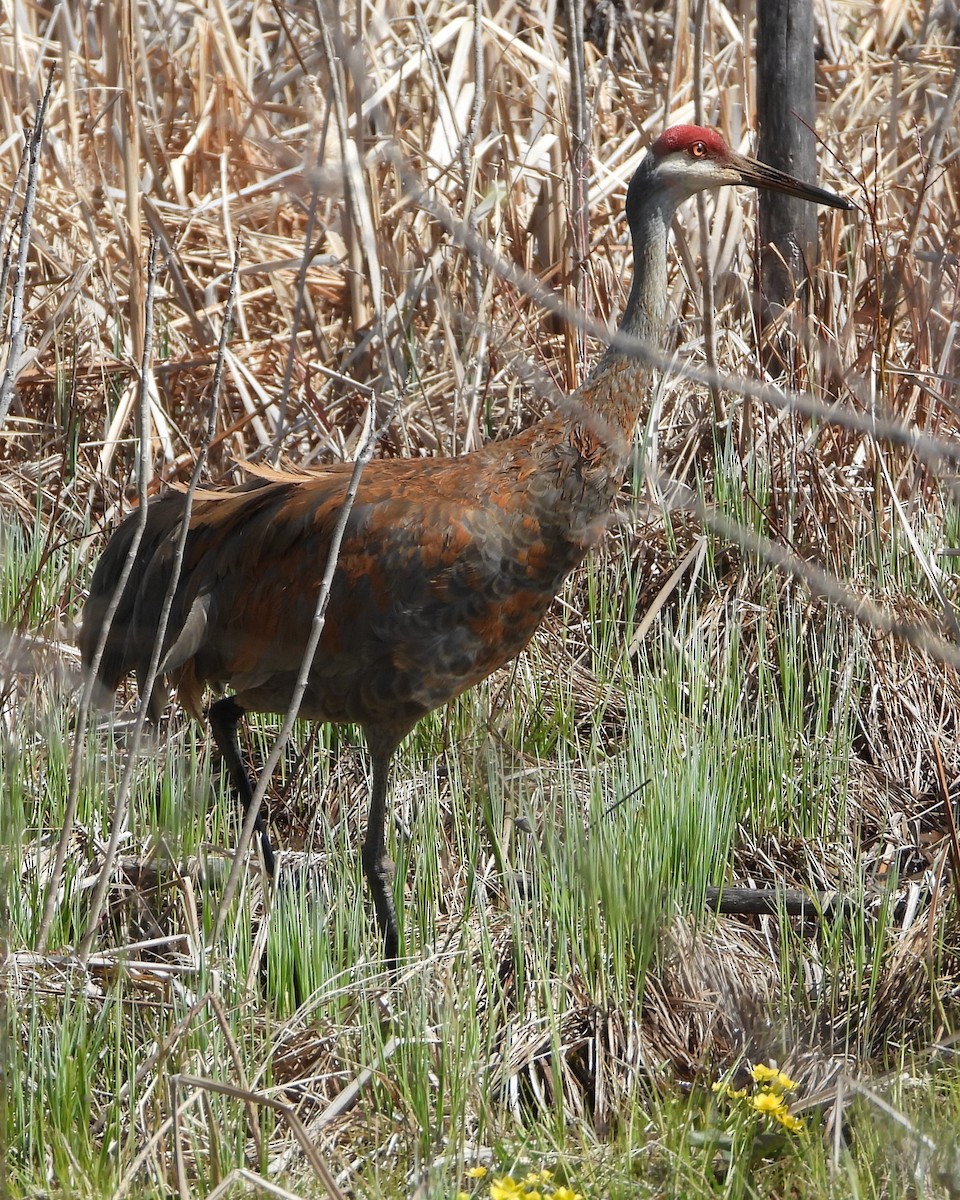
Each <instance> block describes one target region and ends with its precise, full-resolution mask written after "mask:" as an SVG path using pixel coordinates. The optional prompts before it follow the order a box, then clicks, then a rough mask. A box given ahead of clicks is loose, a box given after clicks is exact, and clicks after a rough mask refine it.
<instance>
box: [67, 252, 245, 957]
mask: <svg viewBox="0 0 960 1200" xmlns="http://www.w3.org/2000/svg"><path fill="white" fill-rule="evenodd" d="M239 270H240V247H239V244H238V245H237V246H236V247H235V249H234V257H233V270H232V271H231V272H230V284H229V287H228V289H227V299H226V303H225V305H224V311H223V324H222V326H221V329H220V342H219V344H218V346H217V361H216V366H215V367H214V372H213V381H212V383H211V387H210V403H209V407H208V410H207V426H206V429H205V431H204V435H203V439H202V441H201V444H200V448H199V451H198V453H197V461H196V463H195V464H194V468H193V473H192V475H191V476H190V484H189V487H188V488H187V492H186V495H185V497H184V508H183V515H182V517H181V518H180V523H179V525H178V527H177V540H176V542H175V544H174V550H173V561H172V563H171V569H170V580H169V582H168V584H167V591H166V595H165V596H164V598H163V605H162V607H161V609H160V617H159V620H158V622H157V631H156V634H155V636H154V643H153V650H152V652H151V656H150V664H149V666H148V668H147V672H146V675H145V677H144V679H143V680H142V681H141V683H140V703H139V705H138V707H137V715H136V719H135V721H134V726H133V732H132V734H131V737H130V744H129V747H128V751H127V760H126V762H125V763H124V769H123V774H122V776H121V779H120V787H119V791H118V794H117V800H116V805H115V810H114V817H113V824H112V827H111V830H110V841H109V842H108V844H107V849H106V852H105V854H104V861H103V864H102V866H101V868H100V877H99V879H98V880H97V886H96V888H95V889H94V893H93V898H92V900H91V901H90V914H89V917H88V919H87V928H86V931H85V933H84V935H83V938H82V940H81V942H80V945H79V947H78V948H77V955H78V957H79V959H80V961H81V962H85V961H86V959H87V958H88V956H89V954H90V948H91V945H92V943H93V939H94V936H95V935H96V931H97V926H98V924H99V921H100V914H101V913H102V911H103V906H104V903H105V902H106V896H107V889H108V888H109V887H110V879H111V876H112V874H113V864H114V861H115V860H116V856H117V850H118V848H119V845H120V838H121V837H122V836H123V832H124V829H125V828H126V820H127V812H128V809H129V803H130V789H131V786H132V783H133V773H134V770H135V768H136V760H137V754H138V752H139V748H140V742H141V739H142V737H143V730H144V727H145V726H146V723H147V718H148V716H149V713H150V709H151V700H152V697H153V689H154V686H155V684H156V682H157V676H158V674H159V673H160V663H161V657H162V655H163V652H164V649H165V643H166V633H167V624H168V622H169V619H170V611H171V609H172V607H173V601H174V597H175V596H176V593H177V586H178V584H179V582H180V571H181V568H182V565H183V555H184V550H185V548H186V544H187V537H188V535H189V533H190V515H191V512H192V510H193V499H194V496H195V495H196V491H197V487H198V486H199V483H200V476H201V474H202V473H203V471H204V469H205V467H206V462H207V453H208V451H209V449H210V443H211V442H212V441H213V435H214V433H215V432H216V428H217V410H218V405H219V400H220V386H221V383H222V380H223V364H224V361H225V359H226V351H227V336H228V332H229V330H230V327H231V324H232V320H233V306H234V299H235V297H236V290H237V275H238V272H239ZM148 341H152V333H151V336H150V337H149V338H147V337H146V336H145V338H144V345H145V346H146V344H147V342H148ZM142 486H143V483H142V481H141V487H142Z"/></svg>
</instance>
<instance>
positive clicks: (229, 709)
mask: <svg viewBox="0 0 960 1200" xmlns="http://www.w3.org/2000/svg"><path fill="white" fill-rule="evenodd" d="M243 714H244V710H243V709H242V708H241V707H240V705H239V704H238V703H237V702H236V700H234V698H233V697H232V696H224V698H223V699H222V700H217V701H216V702H215V703H214V704H211V705H210V711H209V712H208V714H207V716H208V718H209V720H210V732H211V733H212V734H213V740H214V741H215V742H216V743H217V747H218V749H219V750H220V753H221V755H222V756H223V761H224V762H225V763H226V764H227V770H228V771H229V773H230V781H231V782H232V784H233V786H234V787H235V788H236V789H237V794H238V795H239V797H240V803H241V804H242V805H243V815H244V816H246V815H247V812H248V810H249V808H250V804H251V803H252V801H253V784H252V783H251V781H250V776H249V775H248V774H247V772H246V768H245V767H244V765H243V759H242V757H241V756H240V739H239V737H238V736H237V729H238V727H239V725H240V721H241V720H242V719H243ZM254 829H255V830H256V831H257V833H258V834H259V835H260V847H261V849H262V851H263V865H264V867H266V871H267V874H268V875H269V876H270V878H271V879H274V878H276V871H277V860H276V856H275V855H274V853H273V846H271V845H270V835H269V834H268V833H267V823H266V821H265V819H264V815H263V807H262V806H261V808H260V811H259V812H258V813H257V821H256V824H255V825H254Z"/></svg>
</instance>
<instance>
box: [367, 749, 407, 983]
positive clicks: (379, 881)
mask: <svg viewBox="0 0 960 1200" xmlns="http://www.w3.org/2000/svg"><path fill="white" fill-rule="evenodd" d="M367 740H368V743H369V740H370V739H369V737H368V739H367ZM392 757H393V748H391V749H390V750H387V751H383V750H381V749H374V748H373V747H371V758H372V759H373V784H372V787H371V790H370V815H369V816H368V818H367V836H366V837H365V838H364V841H363V873H364V875H365V876H366V877H367V884H368V886H369V888H370V895H371V896H372V897H373V907H374V911H375V912H376V914H377V925H378V926H379V927H380V932H381V933H382V934H383V957H384V958H385V960H386V963H387V966H388V967H389V968H390V970H391V971H394V970H396V966H397V955H398V954H399V952H400V933H399V930H398V928H397V913H396V909H395V908H394V906H393V891H392V884H393V878H394V875H395V874H396V868H395V867H394V865H393V863H392V862H391V861H390V859H389V858H388V857H387V847H386V841H385V829H384V826H385V825H386V817H387V782H388V779H389V776H390V759H391V758H392Z"/></svg>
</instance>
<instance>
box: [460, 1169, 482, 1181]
mask: <svg viewBox="0 0 960 1200" xmlns="http://www.w3.org/2000/svg"><path fill="white" fill-rule="evenodd" d="M464 1174H465V1175H466V1177H467V1178H468V1179H485V1178H486V1175H487V1168H486V1167H467V1169H466V1171H465V1172H464Z"/></svg>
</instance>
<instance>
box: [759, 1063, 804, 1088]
mask: <svg viewBox="0 0 960 1200" xmlns="http://www.w3.org/2000/svg"><path fill="white" fill-rule="evenodd" d="M750 1074H751V1075H752V1076H753V1080H754V1082H755V1083H760V1084H763V1085H764V1086H766V1087H770V1088H773V1090H774V1091H775V1092H792V1091H793V1090H794V1089H795V1088H796V1086H797V1085H796V1083H794V1081H793V1080H792V1079H791V1078H790V1076H789V1075H784V1073H783V1072H782V1071H778V1070H777V1068H776V1067H768V1066H766V1065H765V1064H764V1063H757V1065H756V1066H755V1067H754V1068H753V1070H752V1071H751V1072H750Z"/></svg>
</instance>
